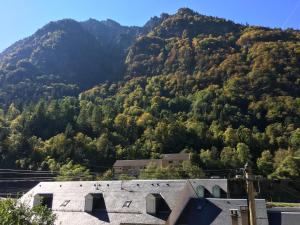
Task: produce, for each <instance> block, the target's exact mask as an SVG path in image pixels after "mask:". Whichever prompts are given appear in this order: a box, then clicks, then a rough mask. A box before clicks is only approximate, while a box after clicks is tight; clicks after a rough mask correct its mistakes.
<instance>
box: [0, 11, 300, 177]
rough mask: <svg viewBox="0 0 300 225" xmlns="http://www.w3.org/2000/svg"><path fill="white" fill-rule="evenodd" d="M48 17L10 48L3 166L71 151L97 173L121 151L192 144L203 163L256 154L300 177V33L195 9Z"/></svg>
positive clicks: (134, 154) (259, 166) (54, 161)
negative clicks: (143, 15) (120, 20)
mask: <svg viewBox="0 0 300 225" xmlns="http://www.w3.org/2000/svg"><path fill="white" fill-rule="evenodd" d="M58 24H59V25H58ZM62 24H65V26H66V27H64V26H63V25H62ZM66 24H72V26H69V25H66ZM47 26H50V27H52V26H53V28H51V29H52V30H53V32H52V33H51V32H50V31H49V30H51V29H50V28H49V27H48V28H47ZM47 26H46V27H44V28H42V29H41V30H39V31H38V32H37V33H36V34H35V35H34V37H36V38H33V36H32V37H29V38H27V39H25V40H23V41H20V42H18V43H16V44H15V45H14V46H12V47H10V48H9V49H8V50H6V51H5V52H4V53H3V54H2V55H1V58H0V59H1V60H0V61H1V63H0V65H1V72H0V73H2V75H1V89H0V90H1V96H0V99H1V98H2V100H1V103H2V104H4V105H7V106H9V107H8V109H7V110H4V111H3V113H2V115H1V120H0V124H1V127H0V129H1V132H0V133H1V136H0V138H1V143H0V144H1V146H0V147H1V148H0V150H1V151H0V154H1V159H0V160H2V161H1V164H2V165H5V166H6V167H12V166H19V167H22V168H34V169H55V168H56V169H59V168H60V167H61V166H62V165H64V164H66V162H69V161H70V160H73V162H74V163H76V164H80V165H84V166H85V167H87V168H89V169H92V170H93V171H96V172H99V171H104V170H106V169H108V168H110V167H111V165H112V163H113V162H114V161H115V160H116V159H136V158H150V157H153V158H156V157H159V155H160V154H161V153H171V152H179V151H182V150H185V151H190V152H192V153H193V162H194V163H195V164H197V165H198V166H200V167H202V168H205V169H224V168H239V167H241V166H242V165H243V164H244V163H245V162H246V161H248V160H251V161H253V162H254V166H255V170H256V172H258V173H261V174H263V175H271V176H275V177H292V178H297V177H299V176H300V71H299V70H300V32H299V31H295V30H281V29H270V28H264V27H253V26H244V25H240V24H235V23H233V22H231V21H226V20H223V19H219V18H215V17H207V16H203V15H200V14H198V13H196V12H193V11H192V10H190V9H180V10H179V11H178V12H177V13H176V14H174V15H167V14H163V15H161V17H154V18H152V19H151V20H150V21H149V22H148V23H147V24H146V25H145V26H144V27H142V28H139V27H122V26H121V25H119V24H117V23H116V22H114V21H110V20H108V21H104V22H99V21H95V20H89V21H86V22H83V23H78V22H75V21H71V20H64V21H59V22H54V23H50V24H49V25H47ZM61 26H63V31H62V34H60V32H58V31H57V30H61V29H62V28H59V29H58V28H57V27H61ZM44 29H45V30H47V32H44ZM105 29H108V30H109V32H108V31H107V32H106V31H105V32H103V30H105ZM49 32H50V34H51V35H50V36H51V38H50V40H52V39H53V38H54V37H56V35H58V37H57V39H55V38H54V39H55V40H59V41H55V43H59V44H58V47H56V46H57V45H52V44H51V43H52V42H49V39H48V38H45V37H46V36H47V34H49ZM76 32H78V33H80V35H74V34H75V33H76ZM57 33H58V34H57ZM78 33H76V34H78ZM65 35H66V36H67V37H68V39H67V40H68V41H66V42H64V41H63V40H66V39H64V38H62V37H65ZM106 35H107V36H106ZM75 36H76V37H75ZM54 39H53V40H54ZM37 40H39V41H37ZM41 40H44V41H45V43H44V42H43V41H41ZM70 40H72V41H70ZM87 40H88V41H87ZM25 43H26V44H25ZM36 43H43V44H42V45H40V44H38V46H39V47H32V46H35V44H36ZM49 43H50V44H49ZM70 43H74V45H73V44H72V45H71V44H70ZM24 46H27V47H24ZM40 46H46V47H45V49H44V48H42V47H40ZM75 46H76V47H78V48H79V49H74V47H75ZM108 46H109V48H108ZM33 49H34V50H33ZM70 51H71V52H70ZM53 56H55V57H53ZM75 56H76V57H75ZM48 57H49V59H48ZM64 57H65V58H64ZM56 60H57V61H56ZM32 71H33V72H32ZM41 73H42V74H45V75H44V76H42V77H41V75H40V74H41ZM49 74H53V75H51V76H50V75H49ZM50 78H51V79H52V80H50ZM98 83H99V84H98ZM54 84H57V85H58V84H59V85H60V86H59V87H61V89H58V88H57V87H53V85H54ZM96 84H98V85H96ZM95 85H96V86H95ZM62 86H63V87H62ZM91 86H94V87H93V88H91V89H87V90H85V91H83V90H84V89H86V88H87V87H91ZM57 90H60V91H61V92H59V93H57V92H56V91H57ZM26 91H28V93H27V92H26ZM30 91H31V92H30ZM51 91H52V92H51ZM79 92H81V93H80V94H79V95H77V93H79ZM18 93H19V94H18ZM26 93H27V94H26ZM64 95H69V96H71V97H62V96H64ZM43 96H44V97H47V98H43V99H39V98H40V97H43ZM32 100H34V101H35V102H34V103H32V104H25V103H26V102H30V101H32ZM19 103H22V104H19ZM24 105H25V106H24Z"/></svg>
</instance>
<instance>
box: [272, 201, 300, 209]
mask: <svg viewBox="0 0 300 225" xmlns="http://www.w3.org/2000/svg"><path fill="white" fill-rule="evenodd" d="M267 207H268V208H271V207H300V203H292V202H267Z"/></svg>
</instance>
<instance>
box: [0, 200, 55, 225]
mask: <svg viewBox="0 0 300 225" xmlns="http://www.w3.org/2000/svg"><path fill="white" fill-rule="evenodd" d="M54 221H55V215H54V214H53V213H52V211H51V210H50V209H48V208H46V207H43V206H35V207H33V208H32V209H31V208H29V207H28V206H26V205H25V204H23V203H20V202H17V201H16V200H14V199H1V200H0V225H54Z"/></svg>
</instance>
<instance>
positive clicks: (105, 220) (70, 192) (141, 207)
mask: <svg viewBox="0 0 300 225" xmlns="http://www.w3.org/2000/svg"><path fill="white" fill-rule="evenodd" d="M187 182H189V183H190V186H192V188H193V189H196V188H197V186H199V185H202V186H204V187H205V188H206V189H207V190H209V191H210V192H212V188H213V186H215V185H218V186H220V188H221V189H223V190H224V191H226V192H227V180H226V179H192V180H188V181H187V180H131V181H75V182H41V183H39V184H38V185H37V186H35V187H34V188H33V189H32V190H30V191H29V192H28V193H26V194H25V195H24V196H23V197H22V198H21V201H22V202H25V203H27V204H28V205H30V206H32V205H33V200H34V196H35V195H37V194H46V193H47V194H49V193H52V194H53V204H52V209H53V211H54V213H55V214H56V215H57V223H58V224H59V223H60V222H61V224H62V225H64V224H73V225H77V224H78V225H79V224H80V225H81V224H85V225H89V224H95V225H98V224H165V223H166V221H165V220H164V219H162V218H159V217H156V216H153V215H150V214H147V213H146V200H145V199H146V196H147V195H148V194H150V193H151V194H160V195H161V196H162V197H163V198H164V200H165V201H166V203H167V204H168V206H169V207H170V209H171V210H173V209H174V208H175V207H176V205H178V202H179V201H180V193H181V191H182V190H183V189H184V187H185V186H186V184H187ZM91 193H102V194H103V197H104V201H105V206H106V211H102V212H98V213H96V214H92V213H87V212H84V209H85V196H87V195H88V194H91ZM67 201H69V202H68V203H67V205H65V206H63V205H64V204H63V203H64V202H67ZM126 201H131V203H130V205H129V207H124V203H125V202H126Z"/></svg>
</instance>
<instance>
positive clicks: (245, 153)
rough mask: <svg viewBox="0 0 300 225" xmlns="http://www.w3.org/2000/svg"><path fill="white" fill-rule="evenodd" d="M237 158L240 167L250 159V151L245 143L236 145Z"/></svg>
mask: <svg viewBox="0 0 300 225" xmlns="http://www.w3.org/2000/svg"><path fill="white" fill-rule="evenodd" d="M236 152H237V157H238V159H239V161H240V165H241V166H242V165H245V163H246V162H248V161H249V160H250V159H251V155H250V149H249V147H248V145H246V144H245V143H238V144H237V146H236Z"/></svg>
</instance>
